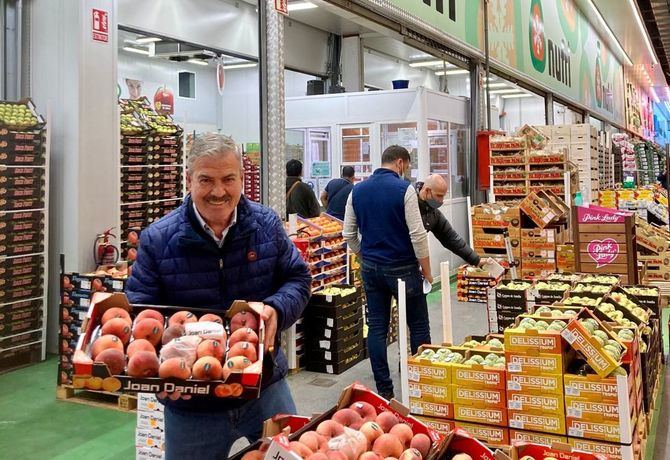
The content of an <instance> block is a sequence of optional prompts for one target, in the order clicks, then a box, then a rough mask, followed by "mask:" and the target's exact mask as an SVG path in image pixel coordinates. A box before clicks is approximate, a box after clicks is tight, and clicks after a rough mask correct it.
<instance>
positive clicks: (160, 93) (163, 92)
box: [154, 85, 174, 115]
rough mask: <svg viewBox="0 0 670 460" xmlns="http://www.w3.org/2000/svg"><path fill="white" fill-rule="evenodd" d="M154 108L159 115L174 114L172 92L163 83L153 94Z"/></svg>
mask: <svg viewBox="0 0 670 460" xmlns="http://www.w3.org/2000/svg"><path fill="white" fill-rule="evenodd" d="M154 109H156V112H158V113H160V114H161V115H172V114H174V93H173V92H172V89H170V88H169V87H168V86H167V85H163V86H161V87H160V88H158V89H157V90H156V93H155V94H154Z"/></svg>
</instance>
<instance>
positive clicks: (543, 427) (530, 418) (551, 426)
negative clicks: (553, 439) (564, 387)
mask: <svg viewBox="0 0 670 460" xmlns="http://www.w3.org/2000/svg"><path fill="white" fill-rule="evenodd" d="M507 416H508V418H509V427H510V428H514V429H517V430H530V431H539V432H541V433H551V434H558V435H565V434H566V430H565V417H564V416H563V414H550V413H544V412H540V411H527V410H524V411H514V410H508V411H507Z"/></svg>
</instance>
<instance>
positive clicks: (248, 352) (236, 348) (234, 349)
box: [228, 342, 258, 363]
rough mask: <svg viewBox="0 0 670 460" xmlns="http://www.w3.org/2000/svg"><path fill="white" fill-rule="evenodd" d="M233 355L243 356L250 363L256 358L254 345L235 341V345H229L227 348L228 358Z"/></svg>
mask: <svg viewBox="0 0 670 460" xmlns="http://www.w3.org/2000/svg"><path fill="white" fill-rule="evenodd" d="M235 356H244V357H246V358H247V359H248V360H249V361H251V362H252V363H255V362H256V361H257V360H258V353H257V352H256V345H254V344H253V343H249V342H237V343H236V344H235V345H231V347H230V350H228V359H230V358H234V357H235Z"/></svg>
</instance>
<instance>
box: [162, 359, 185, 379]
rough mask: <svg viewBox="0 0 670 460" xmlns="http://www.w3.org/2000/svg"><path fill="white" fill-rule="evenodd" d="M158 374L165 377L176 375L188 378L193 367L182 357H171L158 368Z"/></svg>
mask: <svg viewBox="0 0 670 460" xmlns="http://www.w3.org/2000/svg"><path fill="white" fill-rule="evenodd" d="M158 376H159V377H161V378H164V379H166V378H168V377H174V378H177V379H182V380H186V379H187V378H189V377H190V376H191V368H190V367H188V364H187V363H186V361H185V360H184V359H182V358H170V359H166V360H165V361H163V362H162V363H161V365H160V367H159V368H158Z"/></svg>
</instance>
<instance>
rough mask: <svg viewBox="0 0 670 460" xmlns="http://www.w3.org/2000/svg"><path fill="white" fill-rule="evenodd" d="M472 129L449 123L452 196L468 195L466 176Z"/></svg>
mask: <svg viewBox="0 0 670 460" xmlns="http://www.w3.org/2000/svg"><path fill="white" fill-rule="evenodd" d="M469 137H470V130H469V129H468V128H467V127H466V126H465V125H461V124H458V123H450V124H449V152H450V154H451V164H452V170H451V180H450V182H451V197H452V198H459V197H464V196H467V195H468V190H467V183H466V180H465V178H466V177H467V176H468V173H467V171H468V164H467V161H468V144H469V142H468V139H469Z"/></svg>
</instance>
